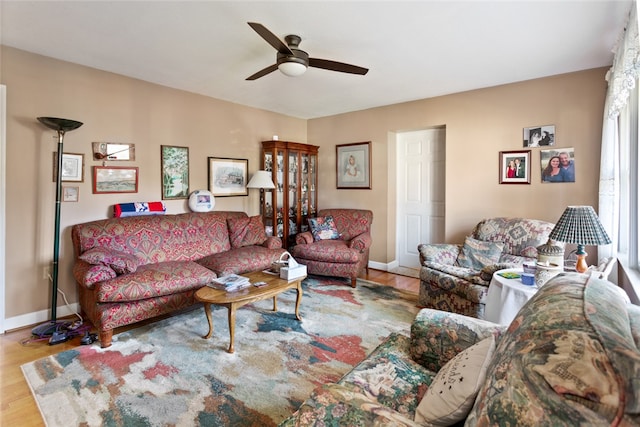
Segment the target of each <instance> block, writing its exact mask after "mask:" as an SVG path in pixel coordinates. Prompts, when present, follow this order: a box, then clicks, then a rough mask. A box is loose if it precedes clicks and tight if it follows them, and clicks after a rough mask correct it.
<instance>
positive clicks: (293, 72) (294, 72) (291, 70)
mask: <svg viewBox="0 0 640 427" xmlns="http://www.w3.org/2000/svg"><path fill="white" fill-rule="evenodd" d="M278 69H279V70H280V72H281V73H282V74H284V75H286V76H289V77H298V76H301V75H303V74H304V72H305V71H307V66H306V65H304V64H301V63H300V62H281V63H280V64H278Z"/></svg>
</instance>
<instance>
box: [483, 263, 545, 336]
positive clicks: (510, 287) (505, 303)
mask: <svg viewBox="0 0 640 427" xmlns="http://www.w3.org/2000/svg"><path fill="white" fill-rule="evenodd" d="M505 272H513V273H518V274H522V269H518V268H507V269H504V270H498V271H496V272H495V273H493V277H492V278H491V283H490V284H489V291H488V292H487V300H486V305H485V312H484V317H485V319H486V320H489V321H490V322H494V323H499V324H501V325H509V324H510V323H511V321H513V319H514V318H515V317H516V314H518V312H519V311H520V309H521V308H522V306H523V305H525V303H526V302H527V301H529V300H530V299H531V297H533V296H534V295H535V294H536V292H538V288H537V287H536V286H535V285H524V284H522V281H521V280H520V279H507V278H506V277H502V276H500V274H499V273H505Z"/></svg>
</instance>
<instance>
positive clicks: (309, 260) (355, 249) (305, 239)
mask: <svg viewBox="0 0 640 427" xmlns="http://www.w3.org/2000/svg"><path fill="white" fill-rule="evenodd" d="M327 217H332V218H333V222H334V223H335V228H336V229H337V233H333V235H334V236H335V238H328V239H321V240H315V239H314V236H313V233H312V232H311V231H305V232H304V233H300V234H298V235H297V236H296V245H295V246H294V247H293V248H292V249H291V255H293V257H294V258H295V260H296V261H298V262H299V263H300V264H304V265H306V266H307V272H308V273H310V274H317V275H320V276H333V277H348V278H350V279H351V286H352V287H354V288H355V287H356V278H357V277H358V274H360V272H361V271H362V270H363V269H366V268H369V248H370V247H371V234H370V231H371V224H372V223H373V212H371V211H369V210H363V209H323V210H320V211H318V218H327Z"/></svg>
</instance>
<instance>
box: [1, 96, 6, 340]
mask: <svg viewBox="0 0 640 427" xmlns="http://www.w3.org/2000/svg"><path fill="white" fill-rule="evenodd" d="M6 159H7V87H6V86H5V85H0V295H2V303H1V304H0V334H4V333H5V329H4V325H5V318H4V316H5V303H6V301H7V298H6V294H5V292H6V288H5V279H6V271H7V269H6V256H5V254H6V252H5V245H6V218H7V209H6V207H7V205H6V189H7V187H6V174H7V172H6V171H7V168H6V166H7V161H6Z"/></svg>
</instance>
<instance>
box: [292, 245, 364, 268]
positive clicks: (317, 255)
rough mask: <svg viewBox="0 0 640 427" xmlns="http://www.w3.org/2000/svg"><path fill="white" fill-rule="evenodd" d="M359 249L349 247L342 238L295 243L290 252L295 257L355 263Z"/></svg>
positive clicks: (335, 262)
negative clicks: (310, 242) (305, 243)
mask: <svg viewBox="0 0 640 427" xmlns="http://www.w3.org/2000/svg"><path fill="white" fill-rule="evenodd" d="M359 253H360V251H358V250H357V249H353V248H350V247H349V246H348V245H347V242H345V241H344V240H319V241H317V242H314V243H312V244H310V245H295V246H294V247H293V248H292V249H291V254H292V255H293V257H294V258H295V259H298V258H300V259H309V260H314V261H316V262H329V263H333V264H356V263H357V262H358V261H359V260H360V258H359V257H358V254H359Z"/></svg>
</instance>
